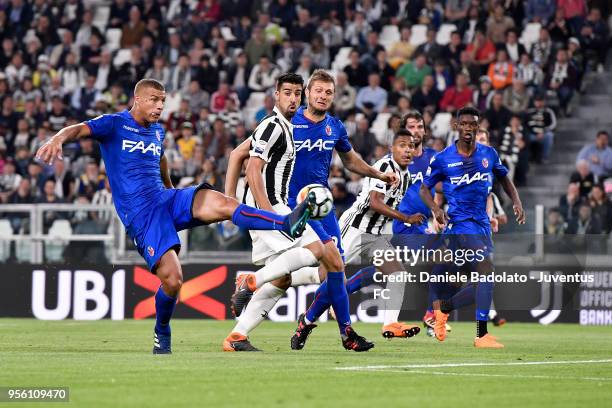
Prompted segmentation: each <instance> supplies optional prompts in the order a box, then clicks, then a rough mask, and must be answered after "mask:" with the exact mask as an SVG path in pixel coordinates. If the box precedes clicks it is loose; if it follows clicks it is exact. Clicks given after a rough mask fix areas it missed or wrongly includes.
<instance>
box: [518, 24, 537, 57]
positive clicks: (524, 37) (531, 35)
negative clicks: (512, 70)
mask: <svg viewBox="0 0 612 408" xmlns="http://www.w3.org/2000/svg"><path fill="white" fill-rule="evenodd" d="M541 28H542V25H541V24H540V23H529V24H527V25H526V26H525V28H524V29H523V32H522V33H521V37H520V38H519V42H520V43H521V44H523V45H524V46H525V48H526V49H527V52H529V51H531V46H532V45H533V44H535V43H536V42H537V41H538V38H540V29H541Z"/></svg>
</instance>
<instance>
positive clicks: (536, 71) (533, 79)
mask: <svg viewBox="0 0 612 408" xmlns="http://www.w3.org/2000/svg"><path fill="white" fill-rule="evenodd" d="M514 80H519V81H522V82H523V83H524V84H525V86H526V87H527V91H528V92H529V95H530V96H533V95H535V94H536V92H537V90H538V89H539V88H540V86H541V85H542V82H543V80H544V73H543V72H542V70H541V69H540V67H539V66H538V65H536V64H534V63H533V62H532V61H531V57H530V56H529V54H527V53H524V54H521V59H520V61H519V63H518V64H517V65H516V67H515V70H514Z"/></svg>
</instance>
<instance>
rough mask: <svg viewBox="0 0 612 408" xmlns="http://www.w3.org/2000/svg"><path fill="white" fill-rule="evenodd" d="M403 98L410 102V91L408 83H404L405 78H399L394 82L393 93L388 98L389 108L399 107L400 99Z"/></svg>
mask: <svg viewBox="0 0 612 408" xmlns="http://www.w3.org/2000/svg"><path fill="white" fill-rule="evenodd" d="M383 88H384V86H383ZM385 89H387V88H385ZM402 97H403V98H408V100H410V91H409V90H408V88H407V87H406V82H405V81H404V78H401V77H397V78H395V79H394V80H393V85H392V88H391V92H389V96H388V97H387V104H388V105H389V106H395V105H397V103H398V101H399V99H400V98H402Z"/></svg>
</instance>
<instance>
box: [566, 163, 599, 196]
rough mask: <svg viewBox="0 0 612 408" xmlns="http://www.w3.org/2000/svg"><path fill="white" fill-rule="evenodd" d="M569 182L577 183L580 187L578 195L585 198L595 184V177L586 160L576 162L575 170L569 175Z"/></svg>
mask: <svg viewBox="0 0 612 408" xmlns="http://www.w3.org/2000/svg"><path fill="white" fill-rule="evenodd" d="M570 183H577V184H578V186H579V187H580V197H582V198H586V197H587V196H588V195H589V193H590V192H591V189H592V188H593V185H594V184H595V178H594V177H593V173H591V170H590V169H589V162H588V161H586V160H580V161H578V162H577V163H576V171H575V172H573V173H572V175H571V176H570Z"/></svg>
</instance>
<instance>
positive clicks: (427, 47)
mask: <svg viewBox="0 0 612 408" xmlns="http://www.w3.org/2000/svg"><path fill="white" fill-rule="evenodd" d="M436 34H437V31H436V29H435V28H433V27H431V26H429V27H428V28H427V32H426V34H425V35H426V37H425V42H424V43H423V44H421V45H419V46H418V47H417V49H416V50H415V51H414V52H415V54H416V55H419V54H423V55H425V57H426V58H427V64H428V65H430V66H432V65H433V64H434V62H435V61H436V60H438V59H440V58H442V57H443V55H444V48H443V47H442V46H441V45H439V44H438V43H436Z"/></svg>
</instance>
